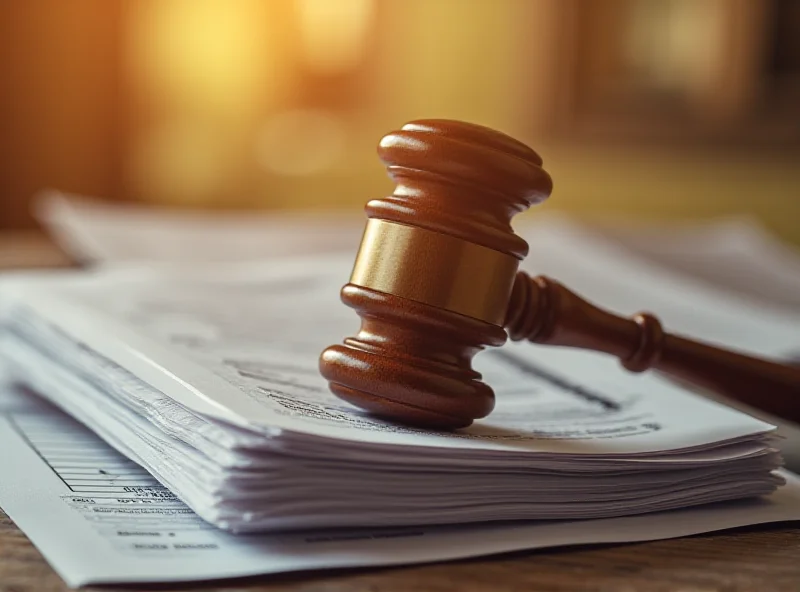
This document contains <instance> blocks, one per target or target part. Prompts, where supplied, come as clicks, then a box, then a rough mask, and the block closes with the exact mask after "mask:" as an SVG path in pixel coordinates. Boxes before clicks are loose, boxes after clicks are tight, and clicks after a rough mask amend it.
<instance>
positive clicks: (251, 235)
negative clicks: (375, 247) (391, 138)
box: [35, 191, 364, 264]
mask: <svg viewBox="0 0 800 592" xmlns="http://www.w3.org/2000/svg"><path fill="white" fill-rule="evenodd" d="M36 205H37V207H36V212H35V213H36V215H37V217H38V218H39V220H41V221H42V223H43V224H44V225H45V226H46V227H47V228H48V230H49V231H50V233H51V234H52V235H53V237H54V238H55V240H56V241H57V242H58V243H59V244H60V245H61V247H62V248H64V250H65V251H66V252H67V253H69V254H70V255H72V256H73V257H75V258H76V259H78V260H79V261H88V262H92V263H95V264H120V263H131V262H149V263H156V262H172V263H198V262H209V261H262V260H267V259H275V258H278V257H285V256H297V255H304V254H309V253H330V252H336V251H338V252H343V253H349V254H351V255H352V254H353V253H355V251H356V249H357V248H358V244H359V241H360V240H361V233H362V231H363V229H364V217H363V215H362V214H361V212H360V211H358V212H356V211H347V212H341V211H335V210H331V211H314V212H302V211H300V212H297V211H295V212H284V211H281V212H272V213H257V212H243V213H233V212H221V211H208V212H200V211H196V210H185V209H184V210H178V209H167V208H158V207H153V206H150V207H148V206H141V205H133V204H125V205H121V204H108V203H104V202H101V201H95V200H92V199H87V198H84V197H78V196H74V195H66V194H63V193H60V192H58V191H48V192H45V193H43V194H42V195H40V196H39V199H38V201H37V204H36Z"/></svg>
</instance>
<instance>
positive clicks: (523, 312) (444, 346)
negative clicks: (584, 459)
mask: <svg viewBox="0 0 800 592" xmlns="http://www.w3.org/2000/svg"><path fill="white" fill-rule="evenodd" d="M378 155H379V157H380V159H381V160H382V161H383V163H384V164H385V165H386V167H387V170H388V173H389V176H390V178H391V179H392V180H393V182H394V183H395V185H396V187H395V189H394V193H393V194H392V195H391V196H389V197H386V198H383V199H374V200H372V201H369V202H368V203H367V205H366V208H365V209H366V214H367V217H368V220H367V225H366V229H365V231H364V236H363V239H362V242H361V247H360V249H359V252H358V255H357V257H356V261H355V265H354V267H353V272H352V275H351V277H350V281H349V283H348V284H347V285H345V286H344V287H343V288H342V291H341V299H342V301H343V302H344V303H345V304H346V305H347V306H349V307H351V308H353V309H355V311H356V312H357V313H358V315H359V316H360V317H361V328H360V330H359V332H358V333H357V334H356V335H355V336H353V337H347V338H346V339H344V342H343V343H342V344H340V345H333V346H331V347H329V348H327V349H326V350H325V351H324V352H323V353H322V355H321V357H320V372H321V373H322V375H323V376H324V377H325V378H326V379H327V380H328V383H329V386H330V389H331V391H332V392H333V393H334V394H335V395H337V396H338V397H340V398H341V399H343V400H345V401H348V402H349V403H351V404H353V405H356V406H357V407H360V408H361V409H364V410H366V411H367V412H369V413H370V414H372V415H375V416H378V417H381V418H385V419H388V420H391V421H395V422H399V423H402V424H406V425H411V426H416V427H422V428H430V429H456V428H462V427H466V426H469V425H470V424H471V423H472V422H473V421H474V420H475V419H478V418H481V417H485V416H486V415H488V414H489V413H490V412H491V411H492V409H493V407H494V401H495V397H494V392H493V391H492V389H491V387H490V386H489V385H487V384H485V383H484V382H482V381H481V375H480V373H478V372H477V371H475V370H474V369H473V368H472V358H473V356H474V355H475V354H476V353H478V352H479V351H481V350H482V349H484V348H485V347H486V346H500V345H503V343H505V342H506V340H507V338H508V337H510V338H511V339H512V340H522V339H527V340H529V341H531V342H534V343H538V344H546V345H555V346H567V347H576V348H583V349H589V350H595V351H599V352H605V353H607V354H611V355H613V356H616V357H618V358H619V359H620V361H621V363H622V366H623V367H624V368H626V369H627V370H629V371H631V372H644V371H645V370H648V369H655V370H657V371H660V372H663V373H665V374H667V375H669V376H672V377H674V378H677V379H680V380H683V381H687V382H689V383H692V384H694V385H697V386H698V387H700V388H702V389H708V390H711V391H714V392H716V393H718V394H721V395H724V396H726V397H730V398H732V399H735V400H738V401H741V402H743V403H746V404H748V405H751V406H753V407H755V408H758V409H761V410H763V411H766V412H769V413H772V414H774V415H777V416H780V417H784V418H787V419H790V420H794V421H798V420H800V369H798V368H794V367H791V366H786V365H782V364H780V363H777V362H773V361H768V360H764V359H759V358H756V357H752V356H749V355H745V354H743V353H737V352H734V351H730V350H726V349H722V348H720V347H715V346H712V345H710V344H706V343H702V342H700V341H696V340H693V339H689V338H686V337H681V336H678V335H673V334H670V333H667V332H666V331H664V329H663V328H662V325H661V323H660V322H659V320H658V319H657V318H656V317H655V316H654V315H652V314H649V313H639V314H636V315H634V316H632V317H631V318H623V317H620V316H617V315H614V314H612V313H610V312H607V311H605V310H602V309H600V308H598V307H596V306H594V305H592V304H590V303H588V302H587V301H586V300H584V299H582V298H581V297H579V296H578V295H576V294H575V293H573V292H571V291H570V290H568V289H567V288H565V287H564V286H563V285H561V284H560V283H559V282H557V281H555V280H553V279H551V278H549V277H544V276H539V277H530V276H528V275H527V274H526V273H525V272H522V271H518V267H519V263H520V261H521V260H522V259H523V258H524V257H525V256H526V255H527V253H528V244H527V243H526V242H525V241H524V240H523V239H522V238H521V237H519V236H517V235H516V234H515V233H514V231H513V230H512V228H511V219H512V217H513V216H514V215H516V214H518V213H520V212H523V211H525V210H527V209H528V208H529V207H530V206H531V205H533V204H537V203H540V202H542V201H544V200H545V199H547V198H548V197H549V195H550V193H551V191H552V186H553V184H552V181H551V178H550V176H549V175H548V174H547V173H546V172H545V170H544V169H543V168H542V159H541V158H540V157H539V155H538V154H537V153H536V152H534V151H533V150H532V149H531V148H529V147H528V146H526V145H525V144H523V143H521V142H518V141H516V140H514V139H513V138H511V137H509V136H507V135H505V134H502V133H500V132H497V131H494V130H491V129H489V128H486V127H482V126H478V125H473V124H469V123H463V122H458V121H450V120H417V121H412V122H410V123H407V124H406V125H404V126H403V127H402V128H401V129H400V130H397V131H393V132H391V133H389V134H387V135H386V136H384V137H383V138H382V139H381V141H380V144H379V146H378ZM587 257H591V253H587Z"/></svg>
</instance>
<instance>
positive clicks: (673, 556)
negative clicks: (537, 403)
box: [0, 233, 800, 592]
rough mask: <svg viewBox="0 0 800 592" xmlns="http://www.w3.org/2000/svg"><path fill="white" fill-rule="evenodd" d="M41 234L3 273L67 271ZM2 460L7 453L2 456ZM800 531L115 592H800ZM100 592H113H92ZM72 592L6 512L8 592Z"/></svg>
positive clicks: (19, 241)
mask: <svg viewBox="0 0 800 592" xmlns="http://www.w3.org/2000/svg"><path fill="white" fill-rule="evenodd" d="M67 264H68V259H67V257H66V256H65V255H64V254H63V253H62V252H61V251H60V250H58V249H57V248H56V247H54V245H53V244H52V243H51V242H50V241H49V240H48V239H46V237H44V236H43V235H41V234H40V233H15V234H9V233H0V269H18V268H20V267H37V268H42V267H63V266H64V265H67ZM0 453H2V451H0ZM799 559H800V527H797V526H793V525H772V526H766V527H757V528H749V529H737V530H735V531H728V532H725V533H717V534H709V535H703V536H696V537H690V538H683V539H675V540H667V541H656V542H652V543H639V544H629V545H614V546H596V547H581V548H570V549H550V550H543V551H534V552H524V553H515V554H513V555H505V556H501V557H493V558H483V559H477V560H469V561H459V562H451V563H442V564H435V565H428V566H417V567H407V568H391V569H376V570H359V571H344V572H325V573H305V574H292V575H285V576H270V577H261V578H248V579H245V580H229V581H225V582H207V583H203V584H187V585H181V586H175V585H172V586H150V587H141V586H132V587H125V588H119V587H118V588H116V589H117V590H162V591H166V590H184V591H185V590H206V591H208V592H235V591H242V592H245V591H249V592H259V591H263V592H390V591H392V592H394V591H405V590H415V591H419V592H459V591H473V592H522V591H542V592H550V591H553V592H556V591H558V592H666V591H673V590H674V591H680V592H764V591H774V592H784V591H785V592H796V591H797V590H798V589H800V561H799ZM91 589H92V590H100V589H108V588H96V587H93V588H91ZM66 590H67V587H66V586H65V585H64V583H63V581H62V580H61V579H60V578H59V577H58V575H56V573H55V572H54V571H53V570H52V569H51V568H50V567H49V565H48V564H47V562H46V561H45V560H44V558H43V557H42V555H41V554H40V553H39V551H37V550H36V548H35V547H34V546H33V545H32V544H31V542H30V541H29V540H28V539H27V537H25V535H24V534H23V533H22V532H21V531H20V530H19V529H18V528H17V527H16V526H15V525H14V523H13V522H12V521H11V519H9V518H8V517H7V516H6V515H5V514H4V513H3V512H2V510H0V592H63V591H66Z"/></svg>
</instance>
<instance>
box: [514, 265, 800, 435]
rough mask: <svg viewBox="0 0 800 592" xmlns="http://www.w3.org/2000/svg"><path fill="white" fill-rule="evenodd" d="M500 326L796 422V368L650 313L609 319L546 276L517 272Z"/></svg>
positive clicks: (799, 399) (799, 396) (799, 394)
mask: <svg viewBox="0 0 800 592" xmlns="http://www.w3.org/2000/svg"><path fill="white" fill-rule="evenodd" d="M505 327H506V330H507V331H508V334H509V336H510V337H511V339H513V340H521V339H527V340H530V341H532V342H534V343H541V344H546V345H561V346H568V347H578V348H582V349H589V350H595V351H599V352H605V353H608V354H611V355H614V356H617V357H618V358H619V359H620V360H621V361H622V365H623V366H624V367H625V368H626V369H627V370H630V371H632V372H643V371H645V370H647V369H650V368H653V369H656V370H659V371H661V372H664V373H666V374H669V375H671V376H673V377H675V378H679V379H683V380H686V381H688V382H691V383H693V384H695V385H697V386H699V387H701V388H705V389H708V390H710V391H713V392H716V393H719V394H721V395H724V396H726V397H730V398H732V399H735V400H738V401H741V402H743V403H746V404H748V405H751V406H752V407H755V408H757V409H761V410H763V411H766V412H768V413H772V414H774V415H777V416H779V417H783V418H785V419H789V420H791V421H795V422H800V369H798V368H794V367H791V366H785V365H783V364H779V363H776V362H770V361H767V360H763V359H759V358H755V357H751V356H748V355H745V354H741V353H737V352H733V351H729V350H725V349H722V348H719V347H714V346H712V345H708V344H705V343H701V342H698V341H693V340H691V339H688V338H685V337H679V336H677V335H671V334H669V333H666V332H664V330H663V329H662V327H661V323H660V322H659V320H658V319H657V318H656V317H655V316H653V315H651V314H648V313H640V314H636V315H634V316H633V317H631V318H629V319H627V318H623V317H620V316H617V315H614V314H612V313H610V312H608V311H605V310H602V309H600V308H598V307H596V306H594V305H593V304H590V303H589V302H587V301H585V300H584V299H582V298H581V297H579V296H577V295H576V294H575V293H574V292H571V291H570V290H568V289H567V288H565V287H564V286H563V285H561V284H560V283H558V282H556V281H555V280H552V279H550V278H548V277H544V276H538V277H534V278H531V277H530V276H528V275H527V274H526V273H524V272H519V273H518V274H517V277H516V280H515V282H514V288H513V291H512V294H511V300H510V302H509V306H508V312H507V314H506V321H505Z"/></svg>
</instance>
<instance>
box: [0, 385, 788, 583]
mask: <svg viewBox="0 0 800 592" xmlns="http://www.w3.org/2000/svg"><path fill="white" fill-rule="evenodd" d="M785 477H786V479H787V485H786V486H785V487H783V488H781V489H780V490H779V491H778V492H777V493H776V494H774V495H773V496H771V497H770V498H769V499H759V500H748V501H742V502H736V503H726V504H719V505H714V506H706V507H702V508H693V509H689V510H681V511H673V512H669V513H662V514H650V515H644V516H633V517H628V518H615V519H609V520H592V521H576V522H537V523H533V524H531V523H514V524H500V525H498V524H484V525H467V526H451V527H418V528H400V529H380V530H346V531H335V532H333V531H324V532H304V533H292V534H279V535H270V536H234V535H230V534H226V533H224V532H221V531H218V530H216V529H214V528H213V527H210V526H209V525H208V524H206V523H205V522H203V521H202V520H200V519H199V518H198V517H197V516H196V515H195V514H194V513H193V512H192V511H191V510H190V509H188V508H187V507H186V506H185V505H184V504H182V503H181V502H180V501H179V500H177V499H176V498H175V497H174V496H173V495H172V494H171V493H170V492H169V491H168V490H167V489H165V488H164V487H163V486H161V485H160V484H158V482H156V481H155V480H154V479H153V478H152V477H150V476H149V475H148V474H147V473H146V472H145V471H144V470H143V469H141V468H140V467H138V466H137V465H136V464H134V463H132V462H131V461H129V460H128V459H126V458H124V457H123V456H121V455H119V454H118V453H117V452H116V451H114V450H112V449H111V448H109V447H108V446H107V445H106V444H105V443H103V442H102V441H101V440H99V439H98V438H97V437H96V436H95V435H94V434H92V433H91V432H89V431H88V430H86V429H85V428H84V427H82V426H81V425H79V424H78V423H76V422H75V421H73V420H72V419H71V418H69V417H67V416H66V415H64V414H63V413H61V412H60V411H58V410H56V409H54V408H53V407H50V406H49V405H47V404H46V403H44V402H43V401H41V400H40V399H38V398H36V397H33V396H32V395H27V394H25V393H22V392H20V391H16V390H13V389H10V388H4V389H2V390H0V507H2V508H3V510H5V512H7V513H8V514H9V516H10V517H11V518H12V519H13V520H14V521H15V522H16V523H17V525H18V526H19V527H20V528H21V529H22V530H23V531H24V532H25V533H26V535H27V536H28V537H29V538H30V539H31V541H32V542H33V543H34V545H36V546H37V548H38V549H39V550H40V551H41V552H42V553H43V554H44V556H45V557H46V558H47V560H48V561H49V563H50V564H51V565H52V566H53V568H54V569H55V570H56V571H57V572H58V573H59V574H60V575H61V576H62V577H63V578H64V580H65V581H66V582H67V583H68V584H69V585H70V586H73V587H76V586H82V585H86V584H95V583H143V582H173V581H181V580H183V581H189V580H208V579H215V578H231V577H237V576H253V575H259V574H273V573H281V572H290V571H300V570H313V569H324V568H343V567H365V566H379V565H384V566H385V565H399V564H411V563H424V562H432V561H442V560H448V559H457V558H465V557H474V556H479V555H490V554H496V553H503V552H509V551H516V550H522V549H535V548H543V547H556V546H562V545H576V544H588V543H618V542H630V541H645V540H653V539H660V538H672V537H680V536H686V535H690V534H697V533H702V532H709V531H714V530H721V529H726V528H733V527H738V526H745V525H750V524H761V523H767V522H779V521H788V520H800V478H798V477H797V476H795V475H793V474H790V473H786V474H785Z"/></svg>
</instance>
